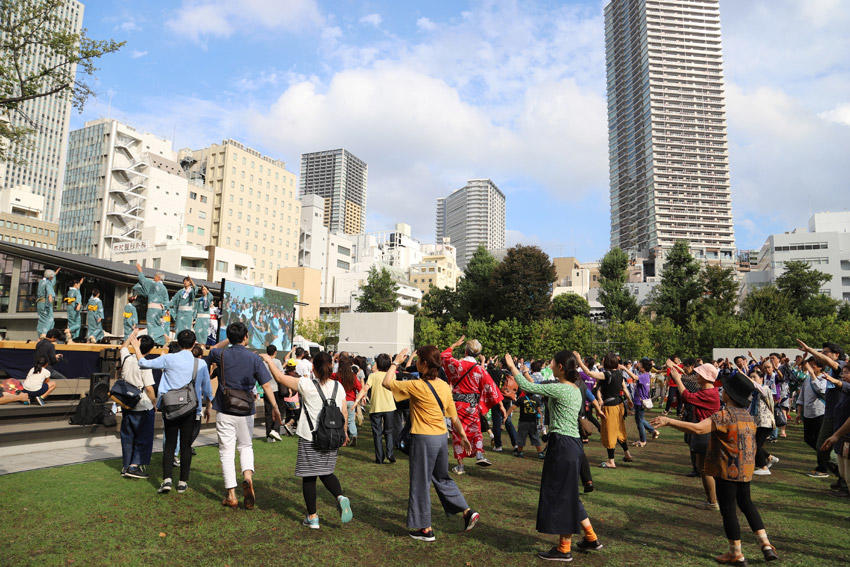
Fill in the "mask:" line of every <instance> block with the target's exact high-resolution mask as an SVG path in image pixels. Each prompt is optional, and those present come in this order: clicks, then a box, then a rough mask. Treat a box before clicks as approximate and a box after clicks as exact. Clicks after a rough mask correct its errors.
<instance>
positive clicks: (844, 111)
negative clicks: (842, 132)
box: [818, 103, 850, 126]
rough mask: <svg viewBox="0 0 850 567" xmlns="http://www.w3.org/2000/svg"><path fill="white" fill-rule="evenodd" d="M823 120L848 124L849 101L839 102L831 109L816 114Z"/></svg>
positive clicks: (849, 117)
mask: <svg viewBox="0 0 850 567" xmlns="http://www.w3.org/2000/svg"><path fill="white" fill-rule="evenodd" d="M818 116H820V117H821V118H823V119H824V120H829V121H830V122H836V123H838V124H844V125H845V126H850V103H844V104H839V105H838V106H836V107H835V108H833V109H832V110H827V111H825V112H821V113H820V114H818Z"/></svg>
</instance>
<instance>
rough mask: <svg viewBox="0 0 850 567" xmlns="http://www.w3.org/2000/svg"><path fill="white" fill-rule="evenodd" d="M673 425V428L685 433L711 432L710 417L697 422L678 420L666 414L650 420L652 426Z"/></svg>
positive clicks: (700, 433)
mask: <svg viewBox="0 0 850 567" xmlns="http://www.w3.org/2000/svg"><path fill="white" fill-rule="evenodd" d="M668 425H669V426H670V427H673V428H674V429H678V430H679V431H684V432H685V433H691V434H694V435H705V434H706V433H711V418H710V417H707V418H705V419H704V420H702V421H700V422H699V423H688V422H687V421H679V420H678V419H670V418H669V417H667V416H663V415H661V416H658V417H656V418H655V419H653V420H652V426H653V427H656V428H657V427H666V426H668Z"/></svg>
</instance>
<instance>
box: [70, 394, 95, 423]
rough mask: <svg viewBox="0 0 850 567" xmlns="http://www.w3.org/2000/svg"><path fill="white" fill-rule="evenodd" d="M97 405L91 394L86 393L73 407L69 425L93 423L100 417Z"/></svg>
mask: <svg viewBox="0 0 850 567" xmlns="http://www.w3.org/2000/svg"><path fill="white" fill-rule="evenodd" d="M99 405H100V404H98V403H97V402H95V401H94V399H93V398H92V397H91V396H89V395H86V397H85V398H83V399H82V400H80V402H79V403H78V404H77V407H76V408H74V415H72V416H71V425H94V424H95V422H96V421H97V420H98V418H99V417H100V416H99V415H98V409H99V407H98V406H99Z"/></svg>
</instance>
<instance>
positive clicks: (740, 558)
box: [714, 553, 748, 567]
mask: <svg viewBox="0 0 850 567" xmlns="http://www.w3.org/2000/svg"><path fill="white" fill-rule="evenodd" d="M714 560H715V561H717V562H718V563H720V564H721V565H737V566H738V567H747V565H748V563H747V560H746V559H745V558H744V555H743V554H742V553H739V554H737V555H733V554H731V553H724V554H723V555H718V556H717V557H715V558H714Z"/></svg>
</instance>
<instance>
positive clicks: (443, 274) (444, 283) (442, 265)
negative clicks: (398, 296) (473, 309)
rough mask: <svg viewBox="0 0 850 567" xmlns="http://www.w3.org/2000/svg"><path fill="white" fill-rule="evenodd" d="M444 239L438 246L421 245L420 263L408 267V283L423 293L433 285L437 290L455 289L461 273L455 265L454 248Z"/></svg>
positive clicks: (455, 252)
mask: <svg viewBox="0 0 850 567" xmlns="http://www.w3.org/2000/svg"><path fill="white" fill-rule="evenodd" d="M448 240H449V239H448V238H444V239H443V242H441V243H439V244H423V245H422V262H420V263H419V264H413V265H411V266H410V276H409V280H410V283H411V284H412V285H413V286H414V287H417V288H419V289H421V290H422V292H423V293H425V292H427V291H428V289H429V288H430V287H431V286H432V285H433V286H434V287H436V288H439V289H456V288H457V280H458V279H459V278H460V276H461V274H462V272H461V270H460V268H459V267H458V265H457V260H456V257H457V256H456V254H457V251H456V250H455V247H454V246H452V245H451V244H449V243H448Z"/></svg>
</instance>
